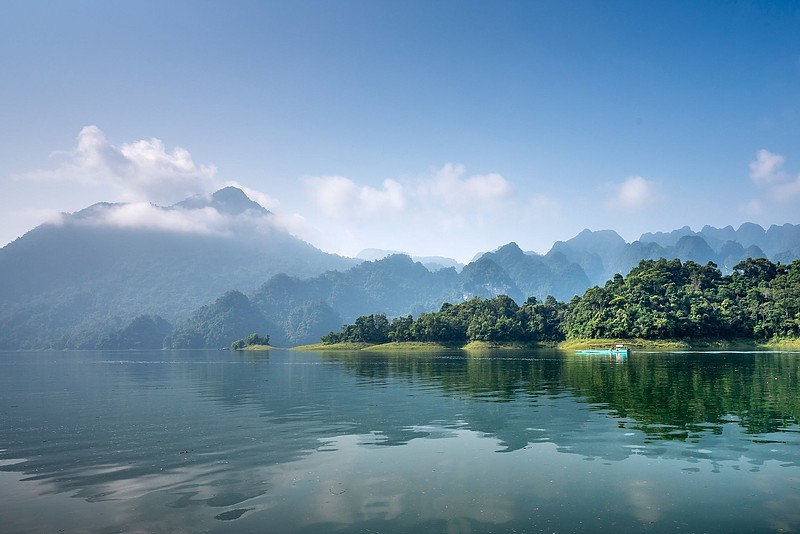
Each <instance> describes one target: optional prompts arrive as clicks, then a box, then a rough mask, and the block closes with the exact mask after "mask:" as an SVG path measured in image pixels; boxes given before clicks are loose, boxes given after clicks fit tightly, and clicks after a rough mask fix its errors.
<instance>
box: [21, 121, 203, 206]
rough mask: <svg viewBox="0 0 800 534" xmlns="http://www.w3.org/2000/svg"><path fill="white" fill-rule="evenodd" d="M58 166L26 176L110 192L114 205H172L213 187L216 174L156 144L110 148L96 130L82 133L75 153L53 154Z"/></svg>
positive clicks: (146, 142) (187, 156)
mask: <svg viewBox="0 0 800 534" xmlns="http://www.w3.org/2000/svg"><path fill="white" fill-rule="evenodd" d="M56 155H57V156H59V157H60V158H61V159H62V161H61V163H60V164H59V165H58V166H57V168H56V169H53V170H40V171H34V172H31V173H28V174H27V175H26V176H27V177H29V178H32V179H36V180H45V181H46V180H60V181H68V182H76V183H79V184H82V185H84V186H103V185H108V186H112V187H114V188H115V189H116V190H117V192H118V198H117V199H118V200H123V201H127V202H137V201H150V202H155V203H159V204H171V203H173V202H176V201H179V200H182V199H184V198H186V197H188V196H191V195H193V194H198V193H205V192H208V191H209V190H211V189H212V188H213V187H214V183H213V182H214V176H215V175H216V168H215V167H214V166H213V165H197V164H196V163H195V162H194V160H193V159H192V156H191V154H190V153H189V152H188V151H187V150H185V149H183V148H180V147H176V148H174V149H173V150H172V152H168V151H167V149H166V147H165V146H164V143H163V142H162V141H161V140H159V139H155V138H152V139H147V140H140V141H135V142H133V143H125V144H122V145H121V146H119V147H118V146H115V145H113V144H111V143H110V142H109V141H108V140H107V139H106V137H105V134H104V133H103V132H102V130H100V128H98V127H97V126H93V125H92V126H86V127H84V128H83V129H81V131H80V133H79V134H78V139H77V142H76V145H75V147H74V148H73V149H72V150H70V151H66V152H60V153H57V154H56Z"/></svg>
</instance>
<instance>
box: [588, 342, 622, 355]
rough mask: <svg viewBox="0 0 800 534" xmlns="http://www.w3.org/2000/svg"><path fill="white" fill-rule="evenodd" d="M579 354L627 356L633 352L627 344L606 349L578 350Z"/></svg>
mask: <svg viewBox="0 0 800 534" xmlns="http://www.w3.org/2000/svg"><path fill="white" fill-rule="evenodd" d="M576 352H577V353H578V354H605V355H610V356H627V355H628V354H630V353H631V349H629V348H628V347H627V346H625V345H620V344H618V345H614V346H613V347H608V348H605V349H582V350H578V351H576Z"/></svg>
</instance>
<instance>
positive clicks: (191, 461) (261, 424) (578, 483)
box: [0, 350, 800, 532]
mask: <svg viewBox="0 0 800 534" xmlns="http://www.w3.org/2000/svg"><path fill="white" fill-rule="evenodd" d="M797 377H798V359H797V358H796V355H785V354H769V353H746V354H743V353H738V354H674V353H672V354H670V353H656V354H637V353H634V354H632V355H631V356H629V357H628V358H626V359H608V358H602V357H601V358H597V357H587V356H577V355H574V354H567V353H562V352H558V351H554V350H550V351H539V352H532V353H517V354H513V355H511V356H509V355H508V354H507V353H506V354H503V353H494V354H493V353H486V354H477V355H464V354H462V353H458V352H445V353H438V354H405V355H402V354H389V355H380V354H369V353H335V354H329V355H324V356H320V355H319V354H312V353H301V352H286V351H277V352H272V353H270V354H269V355H264V354H258V355H248V354H239V353H236V354H229V353H224V352H174V353H169V352H164V353H162V352H152V353H70V354H54V353H43V354H24V355H20V354H6V355H0V462H1V463H0V471H6V472H8V473H16V474H17V475H16V477H15V478H11V479H9V478H8V477H6V476H3V477H0V515H3V517H11V518H18V519H15V520H14V521H13V522H12V523H9V525H10V527H9V528H11V530H17V531H26V530H27V531H37V530H43V527H44V526H45V525H43V524H42V523H41V522H40V523H36V521H33V523H31V518H30V517H29V516H28V515H24V516H23V515H20V514H19V513H18V512H17V510H19V509H25V507H31V506H33V504H32V503H33V502H34V501H36V502H38V503H39V504H40V505H41V506H44V507H47V508H52V509H62V508H64V507H65V506H67V505H66V504H64V503H61V502H60V501H59V499H58V497H59V495H68V496H71V497H79V498H80V499H82V500H83V501H84V502H86V503H89V504H88V505H87V506H91V508H87V509H86V510H81V509H75V506H74V500H73V505H72V511H71V513H70V514H67V515H65V516H62V521H64V522H65V523H64V524H61V525H58V524H50V525H46V526H51V527H54V528H56V529H65V530H70V529H76V530H80V529H81V527H82V526H85V525H84V523H86V522H90V524H91V525H92V528H91V529H90V530H93V531H102V530H104V529H107V530H110V531H114V530H118V529H119V526H120V525H126V526H127V527H126V528H127V530H129V531H145V530H148V531H151V530H155V531H159V530H162V531H166V530H169V531H186V532H190V531H191V532H194V531H225V530H227V529H231V530H246V529H251V530H253V531H261V530H263V528H264V526H265V525H269V526H270V527H271V528H272V531H279V532H280V531H287V532H288V531H304V532H327V531H330V530H331V529H334V528H337V529H341V528H345V527H347V526H349V527H351V528H352V529H353V530H361V529H371V530H374V531H380V532H391V531H397V532H402V531H408V530H414V531H424V530H428V531H435V532H441V531H451V532H462V531H463V532H466V531H469V530H472V531H485V530H490V529H493V528H494V529H498V528H497V527H498V526H499V525H502V527H503V528H502V529H501V530H509V528H511V527H513V528H517V529H518V530H524V529H529V530H530V529H532V527H533V526H535V527H536V529H533V531H538V530H539V529H542V528H546V529H552V530H565V529H566V530H572V531H587V530H591V529H590V528H588V527H587V525H594V526H597V525H605V526H606V527H610V526H612V525H613V526H614V528H616V530H617V531H620V530H621V531H626V530H634V531H640V530H641V529H642V528H643V526H645V527H646V528H647V529H648V530H661V531H668V530H673V529H676V528H679V527H680V526H681V525H679V524H677V523H675V522H674V521H676V520H674V519H673V517H674V516H675V514H677V513H680V514H681V515H682V516H684V520H685V521H686V520H688V521H690V522H691V525H692V528H693V529H695V530H703V529H705V530H707V531H717V532H722V531H724V530H723V529H722V526H724V525H728V526H729V527H730V528H731V529H736V530H738V531H742V528H743V527H746V526H748V525H749V528H751V530H752V531H760V530H763V528H764V527H765V525H766V524H769V525H773V526H774V528H783V529H787V528H788V527H787V525H791V524H796V523H793V522H794V521H795V520H797V519H800V518H798V517H797V512H795V510H797V509H798V508H797V506H796V505H797V504H798V503H797V499H795V498H793V497H791V496H792V495H795V494H796V491H794V490H793V489H792V488H793V487H795V486H796V485H797V480H798V471H797V467H798V460H800V449H798V444H799V440H798V425H797V409H798V402H800V400H799V399H800V396H799V395H798V393H799V391H798V381H797ZM500 453H502V454H500ZM4 475H5V474H4ZM20 479H22V480H23V481H24V482H23V483H22V484H23V486H24V487H25V488H30V487H31V486H30V485H28V486H25V484H35V486H34V487H35V488H36V492H37V494H36V495H33V496H29V497H28V498H27V499H26V500H25V501H23V502H20V499H19V498H18V497H17V498H16V500H15V498H13V497H12V496H13V495H20V494H24V491H23V492H22V493H20V491H21V490H20V483H19V482H18V481H19V480H20ZM598 487H602V492H598V491H597V489H598ZM703 488H710V489H707V490H704V489H703ZM741 488H747V490H746V491H745V490H743V489H741ZM3 503H5V504H3ZM8 503H13V506H12V505H10V504H8ZM731 503H738V505H739V506H740V510H738V511H737V512H735V513H731V512H729V511H727V512H725V513H724V514H723V512H722V511H723V510H728V509H729V508H730V506H731ZM715 510H718V512H715ZM745 510H746V511H747V514H745V513H744V511H745ZM740 512H741V513H740ZM717 516H718V517H717ZM723 516H724V517H723ZM707 517H710V519H708V518H707ZM69 518H73V519H72V520H71V521H72V522H71V523H70V519H69ZM131 525H133V527H131ZM44 530H52V529H48V528H44ZM84 530H86V529H85V528H84ZM552 530H551V531H552ZM745 530H746V529H745Z"/></svg>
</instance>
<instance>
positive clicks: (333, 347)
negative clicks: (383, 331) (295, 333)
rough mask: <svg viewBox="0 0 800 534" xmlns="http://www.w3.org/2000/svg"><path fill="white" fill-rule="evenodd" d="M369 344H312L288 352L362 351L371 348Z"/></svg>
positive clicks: (293, 348)
mask: <svg viewBox="0 0 800 534" xmlns="http://www.w3.org/2000/svg"><path fill="white" fill-rule="evenodd" d="M371 346H374V345H370V344H369V343H333V344H328V343H314V344H312V345H300V346H299V347H292V348H291V349H290V350H313V351H340V350H362V349H365V348H367V347H371Z"/></svg>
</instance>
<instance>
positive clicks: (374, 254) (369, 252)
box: [356, 248, 464, 271]
mask: <svg viewBox="0 0 800 534" xmlns="http://www.w3.org/2000/svg"><path fill="white" fill-rule="evenodd" d="M395 254H403V255H406V256H408V254H406V253H405V252H399V251H396V250H383V249H379V248H367V249H364V250H362V251H361V252H359V253H358V254H356V258H358V259H360V260H364V261H375V260H382V259H383V258H385V257H386V256H393V255H395ZM411 259H412V260H414V261H416V262H419V263H421V264H422V265H424V266H425V268H426V269H428V270H429V271H438V270H439V269H446V268H448V267H454V268H455V270H456V271H461V269H463V268H464V264H463V263H459V262H458V261H456V260H454V259H453V258H446V257H444V256H411Z"/></svg>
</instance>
